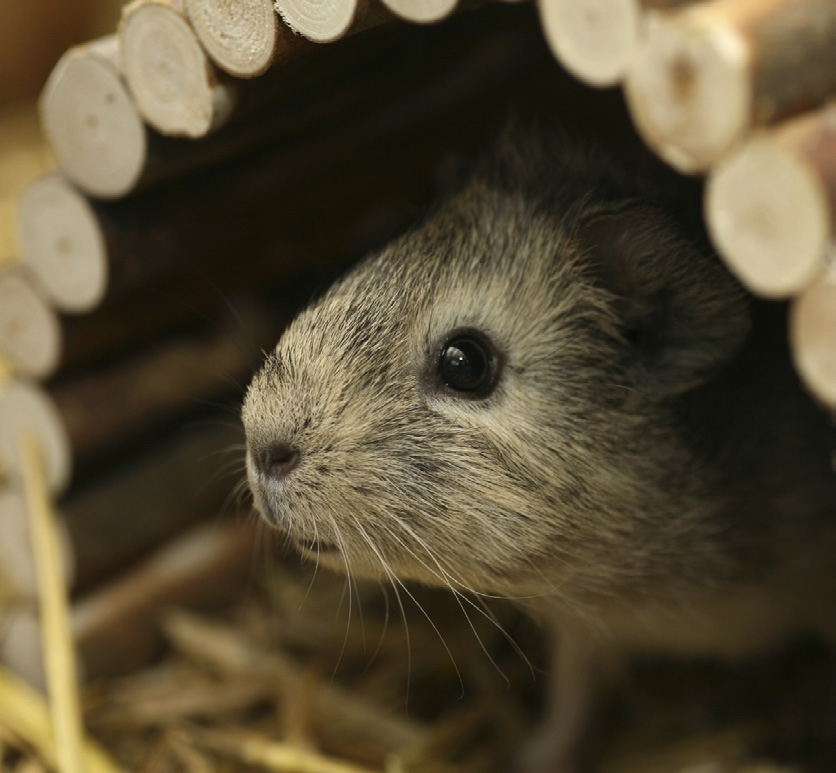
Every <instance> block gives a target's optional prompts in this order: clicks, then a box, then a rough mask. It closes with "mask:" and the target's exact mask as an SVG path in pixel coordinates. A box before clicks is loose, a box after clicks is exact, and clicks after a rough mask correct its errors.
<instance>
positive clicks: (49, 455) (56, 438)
mask: <svg viewBox="0 0 836 773" xmlns="http://www.w3.org/2000/svg"><path fill="white" fill-rule="evenodd" d="M23 433H31V434H33V435H35V436H36V437H37V438H38V443H39V447H40V448H41V450H42V453H43V455H44V464H45V465H46V475H47V480H48V482H49V487H50V490H51V491H52V492H53V493H56V494H57V493H58V492H61V491H63V490H64V489H65V488H66V486H67V483H68V482H69V478H70V466H71V454H70V443H69V438H68V436H67V430H66V426H65V424H64V420H63V419H62V418H61V415H60V414H59V412H58V410H57V408H56V407H55V404H54V403H53V401H52V400H51V399H50V397H49V396H48V395H47V394H46V392H45V391H44V390H43V389H42V388H41V387H39V386H37V385H36V384H33V383H30V382H26V381H21V380H18V379H14V380H12V381H10V382H7V383H6V384H5V385H0V474H2V476H3V477H5V479H6V482H7V483H9V484H10V485H12V486H15V487H18V488H19V487H20V484H21V482H22V480H23V478H22V475H23V460H22V459H21V457H20V436H21V434H23Z"/></svg>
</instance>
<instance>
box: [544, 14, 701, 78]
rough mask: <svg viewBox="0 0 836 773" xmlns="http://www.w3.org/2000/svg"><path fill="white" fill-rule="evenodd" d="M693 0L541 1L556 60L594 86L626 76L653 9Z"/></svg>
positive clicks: (549, 40)
mask: <svg viewBox="0 0 836 773" xmlns="http://www.w3.org/2000/svg"><path fill="white" fill-rule="evenodd" d="M690 2H694V0H538V3H537V7H538V9H539V11H540V21H541V23H542V25H543V33H544V34H545V36H546V41H547V42H548V44H549V46H550V48H551V50H552V52H553V53H554V55H555V57H557V60H558V61H559V62H560V63H561V64H562V65H563V66H564V67H565V68H566V69H567V70H568V71H569V72H570V73H572V74H573V75H574V76H575V77H576V78H579V79H580V80H582V81H583V82H584V83H587V84H589V85H590V86H596V87H599V88H604V87H608V86H614V85H616V84H617V83H619V82H620V81H621V79H622V78H623V77H624V76H625V75H626V73H627V69H628V67H629V66H630V64H631V63H632V61H633V59H634V58H635V56H636V54H637V52H638V50H639V47H640V45H641V42H642V38H643V36H644V32H645V27H646V22H647V19H646V17H645V12H646V11H647V10H648V9H653V10H656V9H661V8H665V9H667V8H673V7H675V6H678V5H685V4H687V3H690Z"/></svg>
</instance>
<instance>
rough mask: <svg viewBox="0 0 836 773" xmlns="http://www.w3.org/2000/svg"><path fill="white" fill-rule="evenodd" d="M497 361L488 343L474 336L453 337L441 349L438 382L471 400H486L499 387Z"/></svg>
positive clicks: (467, 334) (469, 334)
mask: <svg viewBox="0 0 836 773" xmlns="http://www.w3.org/2000/svg"><path fill="white" fill-rule="evenodd" d="M496 371H497V368H496V359H495V357H494V355H493V352H492V351H491V348H490V347H489V346H488V344H487V342H486V341H484V340H482V339H481V338H479V337H478V336H476V335H474V334H472V333H466V334H461V335H457V336H454V337H453V338H451V339H450V340H448V341H446V342H445V343H444V344H443V346H442V347H441V354H440V355H439V358H438V376H437V379H438V382H439V383H440V384H443V385H444V386H446V387H448V388H449V389H452V390H454V391H456V392H463V393H466V394H467V395H468V396H470V397H485V396H487V395H488V394H489V393H490V392H491V391H492V390H493V388H494V386H495V384H496Z"/></svg>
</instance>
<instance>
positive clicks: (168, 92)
mask: <svg viewBox="0 0 836 773" xmlns="http://www.w3.org/2000/svg"><path fill="white" fill-rule="evenodd" d="M120 38H121V43H122V52H121V54H122V69H123V71H124V73H125V78H126V80H127V81H128V85H129V86H130V89H131V92H132V94H133V96H134V99H135V100H136V104H137V107H138V108H139V111H140V113H142V115H143V116H144V118H145V120H146V121H147V122H148V123H149V124H150V125H151V126H153V127H154V128H155V129H157V130H158V131H160V132H162V133H163V134H169V135H174V136H184V137H195V138H196V137H203V136H204V135H205V134H206V133H207V132H208V131H209V130H210V129H211V128H212V127H213V125H214V123H215V116H214V94H213V83H212V82H211V75H212V73H211V66H210V65H209V62H208V60H207V57H206V55H205V54H204V52H203V49H201V47H200V44H199V43H198V41H197V38H196V37H195V36H194V33H193V32H192V29H191V27H190V26H189V24H188V22H187V21H186V19H185V18H184V17H183V16H181V15H180V14H179V13H177V12H176V11H175V10H173V9H172V8H171V7H169V6H166V5H157V4H153V3H152V4H149V5H140V6H139V7H137V8H136V9H135V10H133V11H132V12H130V13H129V14H127V15H126V16H125V18H124V20H123V22H122V27H121V31H120Z"/></svg>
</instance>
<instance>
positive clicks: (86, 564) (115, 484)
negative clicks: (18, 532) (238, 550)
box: [60, 414, 243, 594]
mask: <svg viewBox="0 0 836 773" xmlns="http://www.w3.org/2000/svg"><path fill="white" fill-rule="evenodd" d="M242 443H243V434H242V432H241V430H240V428H239V427H238V426H236V421H235V420H234V418H233V417H232V416H217V415H215V414H212V415H211V416H206V415H204V417H203V418H202V419H199V420H198V419H193V420H192V421H190V422H188V423H187V424H186V425H185V426H181V427H180V428H178V429H175V430H173V431H171V432H169V433H168V434H166V435H164V436H162V437H158V439H157V441H156V442H155V443H152V444H146V446H145V448H144V449H143V450H141V451H140V452H138V453H134V454H132V455H131V456H129V457H127V458H123V459H122V461H121V463H120V464H119V465H117V466H115V467H113V466H111V468H110V469H107V470H105V471H104V472H101V473H100V474H99V475H98V476H97V477H93V478H88V479H87V480H86V481H85V482H83V483H82V484H81V485H79V486H77V487H75V488H74V489H73V490H71V491H70V492H69V493H68V495H67V496H66V497H65V498H64V499H63V500H61V501H60V507H61V512H62V513H63V516H64V520H65V522H66V524H67V530H68V532H69V535H70V544H71V547H72V554H73V559H74V565H75V567H76V569H75V582H74V586H73V588H74V592H75V593H76V594H79V593H81V594H83V593H85V592H86V591H87V590H89V589H90V588H92V587H94V586H96V585H98V584H100V583H102V582H104V581H107V580H108V579H109V578H111V577H113V576H115V575H117V574H119V573H120V572H122V571H124V570H125V568H126V567H128V566H129V565H130V564H133V563H135V562H136V561H137V560H139V559H141V558H142V557H143V556H145V555H147V554H148V553H149V551H151V550H153V549H155V548H156V547H157V546H159V545H161V544H163V543H164V542H165V541H166V540H168V539H170V538H172V537H173V536H176V535H178V534H180V533H182V532H183V531H184V530H186V529H187V528H189V527H191V526H193V525H194V524H196V523H199V522H200V521H203V520H205V519H216V518H217V514H218V512H219V511H220V510H221V509H222V508H223V507H224V505H225V503H229V502H231V500H232V497H233V493H234V490H235V486H236V484H237V483H239V482H240V480H241V476H242V475H243V446H242Z"/></svg>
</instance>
